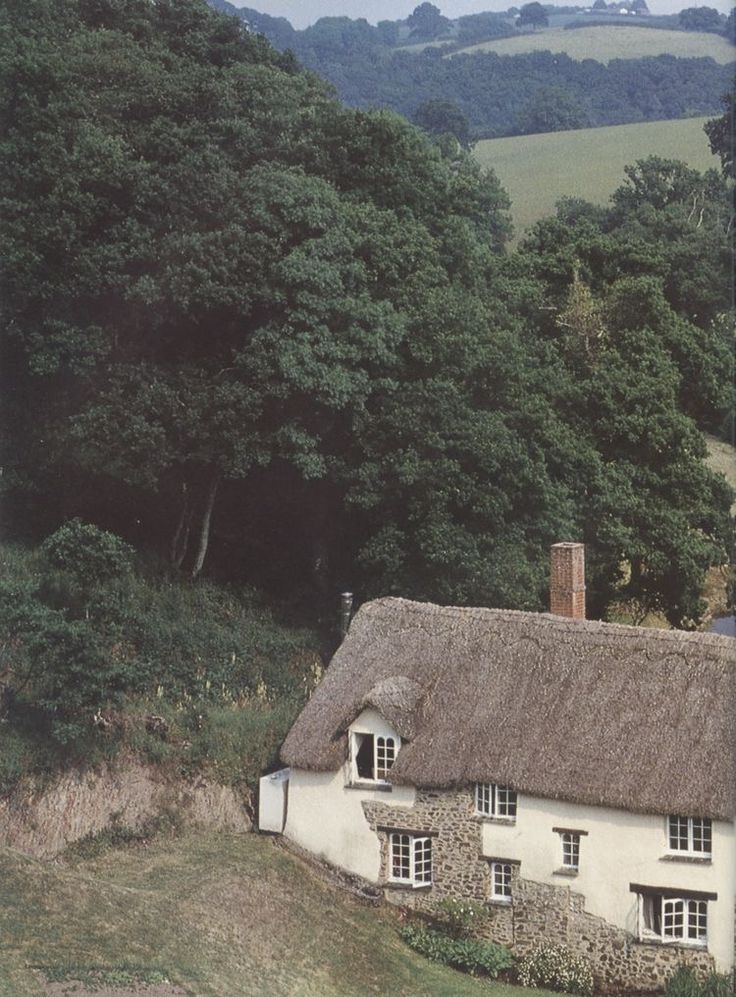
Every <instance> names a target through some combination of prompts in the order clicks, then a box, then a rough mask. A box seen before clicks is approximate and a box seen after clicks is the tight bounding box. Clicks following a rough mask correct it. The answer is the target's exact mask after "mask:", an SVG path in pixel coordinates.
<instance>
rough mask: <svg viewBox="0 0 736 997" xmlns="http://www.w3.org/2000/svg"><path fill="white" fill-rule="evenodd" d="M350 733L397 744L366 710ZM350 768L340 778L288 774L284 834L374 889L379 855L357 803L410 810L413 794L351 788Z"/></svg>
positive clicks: (336, 774)
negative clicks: (362, 879) (390, 739)
mask: <svg viewBox="0 0 736 997" xmlns="http://www.w3.org/2000/svg"><path fill="white" fill-rule="evenodd" d="M353 731H355V732H357V733H367V734H375V735H376V736H378V737H394V738H398V735H397V734H396V732H395V731H394V730H393V729H392V728H391V727H390V726H389V725H388V724H387V723H386V721H385V720H384V719H383V717H382V716H381V715H380V714H379V713H377V712H376V711H375V710H364V711H363V712H362V713H361V714H360V716H359V717H358V718H357V719H356V720H355V722H354V723H353V724H352V725H351V727H350V732H353ZM397 743H398V741H397ZM351 765H352V762H351V760H350V759H348V761H347V762H346V763H345V764H344V765H343V766H342V767H341V768H340V770H339V771H338V772H306V771H304V770H303V769H292V770H291V779H290V782H289V806H288V814H287V818H286V827H285V828H284V834H285V835H286V837H287V838H290V839H291V840H292V841H295V842H296V843H297V844H298V845H301V846H302V848H307V849H308V850H309V851H310V852H313V853H314V854H315V855H318V856H319V857H320V858H323V859H326V860H327V861H328V862H331V863H333V865H337V866H339V867H340V868H341V869H346V870H347V871H348V872H354V873H356V874H357V875H358V876H362V877H363V878H364V879H367V880H370V882H372V883H377V882H378V878H379V874H380V870H381V851H380V847H379V844H378V836H377V835H376V834H374V833H373V831H371V829H370V828H369V827H368V822H367V821H366V819H365V815H364V813H363V808H362V806H361V803H362V802H363V800H377V801H378V802H381V803H388V804H389V805H390V806H392V807H394V806H399V807H400V806H406V807H411V806H412V805H413V804H414V799H415V795H416V794H415V791H414V789H413V788H412V787H409V786H394V787H393V788H392V790H391V792H385V791H384V790H379V789H372V788H371V787H370V786H369V785H367V784H365V783H363V784H361V785H360V787H359V788H351V787H350V783H351V782H352V778H351Z"/></svg>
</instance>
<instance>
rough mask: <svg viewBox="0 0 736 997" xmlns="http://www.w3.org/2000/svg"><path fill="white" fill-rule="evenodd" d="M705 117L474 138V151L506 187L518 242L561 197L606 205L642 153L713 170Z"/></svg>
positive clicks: (483, 164) (714, 164) (714, 163)
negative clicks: (482, 139) (536, 133)
mask: <svg viewBox="0 0 736 997" xmlns="http://www.w3.org/2000/svg"><path fill="white" fill-rule="evenodd" d="M643 33H644V32H642V34H643ZM706 120H707V118H687V119H685V120H682V121H650V122H643V123H641V124H636V125H614V126H613V127H609V128H586V129H580V130H577V131H564V132H548V133H546V134H541V135H518V136H514V137H512V138H499V139H490V140H487V141H484V142H478V144H477V145H476V146H475V149H474V154H475V157H476V159H477V160H478V162H479V163H480V164H481V165H482V166H487V167H491V168H492V169H493V170H495V172H496V174H497V175H498V177H499V179H500V181H501V183H502V184H503V186H504V187H505V188H506V190H507V191H508V192H509V195H510V197H511V202H512V217H513V220H514V225H515V228H516V239H517V241H518V239H519V238H520V236H521V235H522V234H523V232H524V230H525V229H527V228H528V227H529V226H530V225H533V224H534V222H536V221H538V220H539V219H540V218H543V217H545V216H546V215H550V214H552V213H553V212H554V206H555V203H556V202H557V201H558V200H559V199H560V198H561V197H580V198H583V199H584V200H586V201H591V202H592V203H593V204H605V203H606V202H607V201H608V198H609V197H610V195H611V194H612V193H613V191H614V190H615V189H616V188H617V187H618V186H619V185H620V184H621V182H622V181H623V179H624V166H626V165H628V164H629V163H633V162H636V160H638V159H643V158H645V157H646V156H661V157H663V158H665V159H680V160H683V161H684V162H686V163H687V164H688V165H689V166H691V167H693V168H694V169H698V170H706V169H717V168H718V160H717V158H716V157H715V156H713V154H712V153H711V151H710V148H709V146H708V139H707V137H706V135H705V132H704V131H703V124H704V123H705V121H706ZM540 177H543V178H544V182H543V183H542V182H540Z"/></svg>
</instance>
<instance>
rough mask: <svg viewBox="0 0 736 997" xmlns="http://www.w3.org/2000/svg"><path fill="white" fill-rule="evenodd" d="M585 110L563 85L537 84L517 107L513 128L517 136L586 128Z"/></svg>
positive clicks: (586, 113) (587, 123) (586, 112)
mask: <svg viewBox="0 0 736 997" xmlns="http://www.w3.org/2000/svg"><path fill="white" fill-rule="evenodd" d="M589 124H590V117H589V115H588V111H587V109H586V108H585V107H584V106H583V104H582V103H581V102H580V101H579V100H578V99H577V98H576V97H575V96H574V95H573V94H571V93H570V91H568V90H566V89H565V88H563V87H540V88H539V89H538V90H537V91H536V92H535V93H534V94H533V95H532V96H531V97H530V98H529V100H528V101H527V102H526V104H524V105H523V106H522V107H521V109H520V110H519V114H518V116H517V119H516V130H517V131H518V132H519V133H520V134H521V135H532V134H535V133H537V132H559V131H565V130H567V129H573V128H587V127H588V125H589Z"/></svg>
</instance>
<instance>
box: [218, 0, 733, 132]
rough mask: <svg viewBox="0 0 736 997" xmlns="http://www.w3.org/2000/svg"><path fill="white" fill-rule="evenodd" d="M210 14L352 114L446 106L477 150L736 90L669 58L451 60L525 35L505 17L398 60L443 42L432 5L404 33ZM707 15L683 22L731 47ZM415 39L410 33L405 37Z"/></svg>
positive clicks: (675, 110) (712, 100) (716, 73)
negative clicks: (295, 62)
mask: <svg viewBox="0 0 736 997" xmlns="http://www.w3.org/2000/svg"><path fill="white" fill-rule="evenodd" d="M212 3H213V6H215V7H217V8H218V9H221V10H226V11H228V12H229V13H232V14H238V15H239V16H240V17H242V18H244V19H245V20H246V21H248V22H249V23H252V24H253V26H254V28H255V29H256V30H257V31H260V32H263V33H264V34H265V35H266V36H267V37H268V38H269V40H270V41H271V42H272V43H273V44H274V45H275V46H276V47H277V48H280V49H290V50H292V51H293V52H294V53H295V54H296V55H297V57H298V58H299V60H300V61H301V62H302V64H303V65H305V66H307V67H308V68H310V69H313V70H314V71H315V72H317V73H319V75H320V76H322V77H324V78H325V79H327V80H329V81H330V82H331V83H332V84H333V85H334V87H335V89H336V91H337V94H338V96H339V97H340V99H341V100H343V101H345V102H346V103H348V104H350V105H352V106H354V107H376V106H378V107H387V108H391V109H392V110H394V111H397V112H398V113H399V114H402V115H404V116H406V117H407V118H409V119H411V120H416V116H417V112H420V113H421V109H422V107H423V105H424V104H425V103H426V102H427V101H439V100H442V101H447V102H450V103H451V104H452V105H454V107H455V108H456V109H457V111H458V112H459V113H460V114H461V115H462V116H463V117H464V119H465V122H466V126H465V127H466V128H467V129H468V134H469V135H470V136H472V138H473V139H476V140H477V139H480V138H496V137H498V136H503V135H518V134H527V133H532V132H544V131H559V130H563V129H567V128H587V127H594V126H599V125H617V124H629V123H632V122H637V121H656V120H663V119H670V118H681V117H686V116H692V115H698V114H710V113H715V112H716V111H717V109H718V102H719V99H720V96H721V94H722V93H724V92H725V91H726V90H728V89H729V88H730V86H731V82H732V79H733V65H730V66H721V65H718V64H717V63H716V62H714V61H713V60H712V59H678V58H675V57H674V56H669V55H660V56H656V57H652V58H647V59H615V60H612V61H611V63H610V64H609V65H603V64H602V63H600V62H595V61H594V60H592V59H586V60H584V61H583V62H578V61H575V60H574V59H571V58H569V57H568V56H567V55H564V54H560V53H556V54H553V53H551V52H531V53H528V54H524V55H515V56H506V55H504V56H501V55H497V54H496V53H494V52H475V53H472V54H462V55H459V56H454V57H452V58H447V53H448V52H451V51H453V50H456V49H458V48H461V47H462V46H463V45H469V44H473V43H474V42H476V41H478V40H481V39H482V40H485V39H488V38H494V37H508V36H510V35H514V34H516V33H518V30H519V29H518V28H517V27H516V26H515V25H516V23H517V21H519V20H520V18H516V19H514V18H513V17H511V18H510V17H509V16H508V14H478V15H472V16H468V17H461V18H459V19H458V21H457V22H455V26H454V27H455V31H454V35H453V36H452V37H450V40H449V43H448V44H449V48H448V47H447V46H443V47H442V48H426V49H425V50H424V51H402V50H400V49H399V50H397V48H396V46H397V45H398V44H399V43H400V42H401V43H403V44H406V42H407V41H409V42H412V41H422V40H429V39H431V38H433V37H435V36H439V37H443V33H444V32H446V31H447V25H449V24H450V22H449V21H448V20H447V18H444V17H442V16H441V15H440V14H439V10H438V8H436V7H433V5H432V4H428V3H424V4H421V5H420V6H419V7H417V8H416V10H415V12H414V15H412V16H410V18H409V19H408V22H407V23H404V22H398V21H382V22H381V23H380V24H379V25H378V26H376V27H374V26H372V25H370V24H368V22H367V21H365V20H351V19H350V18H347V17H324V18H321V19H320V20H319V21H317V22H316V24H314V25H312V26H311V27H309V28H306V29H305V30H303V31H295V30H294V29H293V28H292V27H291V25H290V24H289V22H288V21H286V20H285V19H284V18H273V17H269V16H268V15H264V14H259V13H258V12H256V11H253V10H250V9H248V8H241V9H238V8H236V7H234V6H233V5H232V4H230V3H228V2H227V0H212ZM425 8H431V9H432V10H433V11H434V15H432V14H428V15H427V14H425V16H424V17H423V18H420V17H417V14H418V12H420V11H424V9H425ZM535 9H538V10H535ZM558 10H559V11H561V12H564V11H566V10H568V8H554V7H551V6H550V5H547V6H546V7H543V6H542V5H541V4H539V3H530V4H525V5H523V7H522V15H523V14H524V13H527V12H531V14H536V16H537V17H538V18H541V23H542V24H546V23H547V20H548V14H547V13H545V11H547V12H548V13H549V14H550V15H552V16H554V15H553V14H552V12H554V11H558ZM709 10H711V8H707V7H705V8H697V9H696V8H693V9H692V11H691V10H690V9H687V10H685V11H683V14H684V15H688V14H690V15H691V16H690V17H688V16H685V22H684V27H687V26H688V25H689V26H690V28H691V29H692V30H711V31H713V30H715V31H717V32H718V33H725V34H726V35H727V36H728V37H732V35H733V16H732V17H731V19H730V21H728V22H726V19H725V18H723V17H720V16H719V15H718V12H717V11H715V10H712V14H713V15H715V21H714V23H713V24H711V22H710V21H709V20H708V18H707V16H706V17H705V19H704V18H703V15H702V14H701V11H704V12H706V14H707V12H708V11H709ZM531 14H530V16H529V17H528V19H527V21H526V22H524V24H522V26H521V27H522V28H526V30H529V28H530V27H531V28H534V27H535V25H536V23H537V22H535V21H534V20H533V18H532V17H531ZM558 16H559V15H558ZM561 16H563V17H564V14H562V15H561ZM413 20H414V21H416V22H418V23H417V24H414V23H413ZM619 20H620V17H619ZM652 20H654V21H656V22H657V23H658V24H659V23H660V20H661V19H659V18H656V19H648V18H642V19H638V20H637V19H631V18H626V25H627V26H631V25H632V24H637V25H638V26H640V27H642V28H646V27H647V26H649V25H650V24H651V21H652ZM671 21H672V22H673V24H672V25H671V26H673V27H678V26H679V27H683V25H682V24H681V23H680V19H678V18H677V17H672V18H671ZM409 22H411V23H409ZM703 22H704V23H703ZM577 23H578V22H576V21H574V20H573V21H572V22H571V23H570V24H568V27H569V28H570V29H574V27H575V26H576V25H577ZM590 23H594V22H592V21H582V22H580V25H579V26H583V25H585V26H587V25H588V24H590ZM614 23H615V21H614ZM668 26H669V24H668ZM698 26H699V27H698ZM407 31H410V32H411V33H410V34H409V35H408V36H407V35H406V32H407Z"/></svg>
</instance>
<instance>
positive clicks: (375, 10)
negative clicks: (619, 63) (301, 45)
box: [231, 0, 731, 28]
mask: <svg viewBox="0 0 736 997" xmlns="http://www.w3.org/2000/svg"><path fill="white" fill-rule="evenodd" d="M231 2H232V3H234V5H235V6H236V7H250V8H252V9H253V10H259V11H261V12H262V13H264V14H271V15H273V16H274V17H287V18H288V19H289V20H290V21H291V23H292V25H293V26H294V27H295V28H306V27H307V25H309V24H312V23H313V22H314V21H316V20H317V19H318V18H320V17H353V18H356V17H364V18H365V19H366V20H367V21H370V22H371V24H375V23H376V22H377V21H383V20H387V21H399V20H403V19H404V18H405V17H407V16H408V15H409V14H411V12H412V10H414V8H415V7H416V6H417V5H418V4H419V3H420V2H421V0H231ZM432 2H433V3H434V5H435V6H436V7H439V9H440V10H441V11H442V13H443V14H444V15H445V17H460V16H461V15H462V14H477V13H480V12H481V11H484V10H507V9H508V8H509V7H510V6H513V5H514V3H515V4H516V6H517V7H518V6H520V5H521V2H522V0H432ZM549 2H557V4H558V5H559V6H562V5H563V4H564V3H565V0H549ZM571 2H573V3H574V2H577V3H578V4H580V5H582V2H583V0H571ZM647 4H648V6H649V9H650V11H651V12H652V14H672V13H676V12H677V11H679V10H682V9H683V8H684V7H696V6H697V7H699V6H702V5H705V6H709V7H716V8H718V10H721V11H723V12H724V13H728V11H729V10H730V8H731V4H729V0H647Z"/></svg>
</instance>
